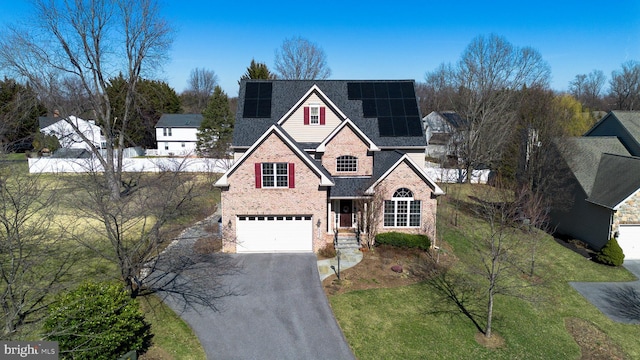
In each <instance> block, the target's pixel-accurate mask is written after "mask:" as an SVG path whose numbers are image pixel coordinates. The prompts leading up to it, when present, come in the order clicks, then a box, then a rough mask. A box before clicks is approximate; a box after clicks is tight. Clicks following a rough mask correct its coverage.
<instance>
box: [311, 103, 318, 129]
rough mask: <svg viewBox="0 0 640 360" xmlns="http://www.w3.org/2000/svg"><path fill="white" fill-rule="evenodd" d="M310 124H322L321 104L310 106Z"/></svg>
mask: <svg viewBox="0 0 640 360" xmlns="http://www.w3.org/2000/svg"><path fill="white" fill-rule="evenodd" d="M309 124H311V125H320V105H310V106H309Z"/></svg>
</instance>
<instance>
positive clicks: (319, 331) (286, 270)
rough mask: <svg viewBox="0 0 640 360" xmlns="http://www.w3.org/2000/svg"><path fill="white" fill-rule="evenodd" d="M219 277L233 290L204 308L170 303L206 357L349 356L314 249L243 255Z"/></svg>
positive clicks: (310, 357)
mask: <svg viewBox="0 0 640 360" xmlns="http://www.w3.org/2000/svg"><path fill="white" fill-rule="evenodd" d="M233 256H236V257H237V258H238V259H239V260H240V263H241V270H240V272H239V273H237V274H233V275H228V276H226V277H224V278H223V279H222V281H224V282H225V283H227V284H228V285H229V286H231V287H232V288H233V289H234V292H235V293H236V294H237V295H234V296H229V297H225V298H222V299H220V302H219V305H220V306H219V309H220V311H218V312H215V311H212V310H210V309H207V308H203V307H198V306H197V305H196V307H195V309H194V308H187V309H186V310H185V311H182V312H180V311H181V310H183V309H182V307H178V306H177V305H175V304H172V301H168V304H169V306H171V307H173V308H174V310H176V311H178V313H179V315H180V316H181V317H182V318H183V319H184V320H185V321H186V322H187V323H188V324H189V325H190V326H191V328H192V329H193V330H194V332H195V333H196V335H197V336H198V338H199V339H200V343H201V344H202V346H203V347H204V349H205V352H206V354H207V358H208V359H354V356H353V353H352V352H351V350H350V348H349V346H348V345H347V343H346V341H345V338H344V336H343V335H342V332H341V330H340V328H339V327H338V324H337V323H336V320H335V318H334V316H333V312H332V311H331V308H330V307H329V303H328V301H327V298H326V296H325V294H324V292H323V290H322V286H321V283H320V281H319V280H318V279H319V277H318V276H319V275H318V269H317V264H316V260H317V259H316V257H315V255H314V254H246V255H245V254H243V255H233Z"/></svg>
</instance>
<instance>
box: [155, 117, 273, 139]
mask: <svg viewBox="0 0 640 360" xmlns="http://www.w3.org/2000/svg"><path fill="white" fill-rule="evenodd" d="M201 123H202V114H162V116H161V117H160V120H158V123H157V124H156V127H157V128H159V127H172V128H199V127H200V124H201ZM265 130H266V129H265ZM261 134H262V133H261Z"/></svg>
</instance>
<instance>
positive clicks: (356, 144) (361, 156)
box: [322, 126, 373, 176]
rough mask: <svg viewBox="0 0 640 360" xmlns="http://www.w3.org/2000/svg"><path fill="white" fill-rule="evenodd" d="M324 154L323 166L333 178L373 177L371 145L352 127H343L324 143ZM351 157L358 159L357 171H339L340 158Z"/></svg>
mask: <svg viewBox="0 0 640 360" xmlns="http://www.w3.org/2000/svg"><path fill="white" fill-rule="evenodd" d="M322 145H324V146H323V148H324V154H323V155H322V165H323V166H324V167H325V169H327V170H328V171H329V172H330V173H331V175H333V176H371V174H372V172H373V155H372V154H371V153H370V152H369V150H370V149H369V143H368V142H366V141H365V140H364V139H362V138H361V136H360V135H359V134H357V133H356V132H355V131H354V130H353V128H351V126H343V127H341V128H340V129H339V131H338V132H337V133H335V134H333V135H332V136H331V138H330V139H328V140H327V142H326V143H324V142H323V144H322ZM343 156H351V157H354V158H355V159H356V163H357V169H356V170H355V171H348V172H339V171H337V161H338V157H343Z"/></svg>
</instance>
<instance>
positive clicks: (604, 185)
mask: <svg viewBox="0 0 640 360" xmlns="http://www.w3.org/2000/svg"><path fill="white" fill-rule="evenodd" d="M638 189H640V157H634V156H622V155H616V154H602V157H601V158H600V165H599V166H598V171H597V174H596V176H595V180H594V184H593V189H592V191H591V195H590V196H589V198H588V199H587V201H589V202H592V203H594V204H598V205H601V206H604V207H607V208H609V209H613V208H615V207H616V206H617V205H618V204H620V203H621V202H622V201H624V200H625V199H626V198H628V197H629V196H630V195H632V194H633V193H635V192H636V191H638Z"/></svg>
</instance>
